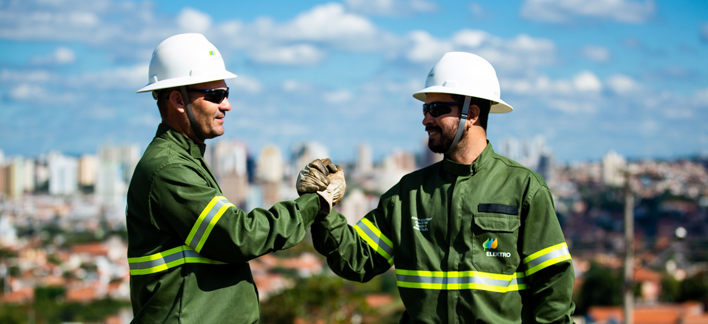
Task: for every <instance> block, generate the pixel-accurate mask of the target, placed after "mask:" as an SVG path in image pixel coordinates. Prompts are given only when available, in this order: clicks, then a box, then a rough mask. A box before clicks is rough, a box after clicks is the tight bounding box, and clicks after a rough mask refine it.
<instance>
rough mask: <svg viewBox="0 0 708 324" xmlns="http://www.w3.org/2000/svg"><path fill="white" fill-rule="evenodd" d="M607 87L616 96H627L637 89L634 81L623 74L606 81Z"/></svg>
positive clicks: (637, 86)
mask: <svg viewBox="0 0 708 324" xmlns="http://www.w3.org/2000/svg"><path fill="white" fill-rule="evenodd" d="M607 86H608V87H609V88H610V89H611V90H612V91H614V92H615V93H617V94H620V95H624V94H629V93H632V92H634V91H637V90H638V89H639V85H638V84H637V82H636V81H634V79H632V78H631V77H629V76H626V75H624V74H616V75H613V76H611V77H610V78H608V79H607Z"/></svg>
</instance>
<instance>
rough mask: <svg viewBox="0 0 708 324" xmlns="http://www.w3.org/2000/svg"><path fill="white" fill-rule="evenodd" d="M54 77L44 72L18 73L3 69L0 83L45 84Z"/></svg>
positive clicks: (0, 72) (0, 73)
mask: <svg viewBox="0 0 708 324" xmlns="http://www.w3.org/2000/svg"><path fill="white" fill-rule="evenodd" d="M55 78H56V77H55V76H54V75H52V74H51V73H49V71H45V70H34V71H18V70H7V69H3V70H2V71H0V81H2V82H7V83H11V84H12V83H18V82H47V81H50V80H52V79H55Z"/></svg>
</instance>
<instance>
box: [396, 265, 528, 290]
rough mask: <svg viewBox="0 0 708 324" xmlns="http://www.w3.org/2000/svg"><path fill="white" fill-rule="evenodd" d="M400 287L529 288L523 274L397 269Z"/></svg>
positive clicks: (443, 288)
mask: <svg viewBox="0 0 708 324" xmlns="http://www.w3.org/2000/svg"><path fill="white" fill-rule="evenodd" d="M396 279H397V282H398V286H399V287H403V288H416V289H431V290H464V289H475V290H485V291H492V292H499V293H506V292H509V291H517V290H524V289H526V288H527V285H526V278H525V276H524V273H523V272H516V273H514V274H510V275H506V274H497V273H488V272H479V271H448V272H445V271H425V270H405V269H396Z"/></svg>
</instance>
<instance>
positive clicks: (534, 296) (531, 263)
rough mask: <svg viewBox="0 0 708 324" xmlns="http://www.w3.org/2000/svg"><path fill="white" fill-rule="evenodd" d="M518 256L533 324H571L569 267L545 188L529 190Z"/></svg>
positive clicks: (540, 186) (538, 187) (562, 238)
mask: <svg viewBox="0 0 708 324" xmlns="http://www.w3.org/2000/svg"><path fill="white" fill-rule="evenodd" d="M522 219H523V220H524V222H525V226H524V233H523V246H522V247H521V253H522V257H523V263H524V268H525V273H526V276H527V278H528V280H529V288H530V293H531V301H532V303H533V316H534V319H535V321H534V322H535V323H573V319H572V315H573V311H574V309H575V305H574V303H573V302H572V300H571V298H572V294H573V282H574V280H575V275H574V273H573V264H572V260H571V257H570V252H569V250H568V246H567V245H566V243H565V238H564V237H563V232H562V231H561V227H560V224H559V223H558V218H557V217H556V213H555V207H554V205H553V197H552V196H551V192H550V190H549V189H548V187H546V186H545V185H539V186H537V187H535V188H534V189H532V190H530V192H529V195H528V196H527V199H526V201H525V202H524V205H523V209H522Z"/></svg>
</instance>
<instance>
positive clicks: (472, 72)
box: [312, 52, 575, 323]
mask: <svg viewBox="0 0 708 324" xmlns="http://www.w3.org/2000/svg"><path fill="white" fill-rule="evenodd" d="M413 96H414V97H415V98H416V99H419V100H421V101H424V102H425V104H424V105H423V114H424V119H423V125H424V126H425V128H426V131H427V132H428V134H429V139H428V146H429V148H430V149H431V150H432V151H434V152H437V153H444V154H445V158H444V160H443V161H441V162H439V163H436V164H433V165H431V166H428V167H426V168H423V169H421V170H418V171H415V172H413V173H410V174H408V175H406V176H404V177H403V178H402V179H401V180H400V181H399V183H398V184H396V185H395V186H393V188H391V189H390V190H389V191H388V192H386V193H385V194H384V195H383V196H382V197H381V199H380V201H379V204H378V207H377V208H376V209H374V210H372V211H371V212H369V213H368V214H367V215H366V216H364V218H362V219H361V220H360V221H359V223H358V224H356V225H355V226H349V225H348V224H347V222H346V219H345V218H344V216H343V215H341V214H339V213H337V212H332V213H330V214H328V215H327V216H326V217H325V218H323V219H322V220H321V221H316V222H315V224H313V226H312V236H313V241H314V244H315V248H316V249H317V250H318V251H319V252H320V253H321V254H323V255H324V256H326V257H327V263H328V264H329V266H330V268H331V269H332V270H333V271H334V272H335V273H336V274H338V275H339V276H341V277H343V278H346V279H349V280H355V281H360V282H366V281H368V280H370V279H371V278H373V277H374V276H376V275H378V274H381V273H383V272H385V271H387V270H388V269H389V268H390V267H391V266H395V269H396V278H397V281H398V288H399V291H400V295H401V299H402V300H403V303H404V305H405V307H406V312H405V313H404V315H403V317H402V318H401V321H400V322H401V323H572V321H573V320H572V318H571V315H572V313H573V310H574V307H575V306H574V304H573V302H572V301H571V295H572V290H573V281H574V274H573V266H572V262H571V257H570V253H569V251H568V247H567V245H566V243H565V239H564V237H563V233H562V231H561V228H560V225H559V223H558V220H557V218H556V214H555V209H554V206H553V198H552V197H551V192H550V191H549V189H548V186H547V185H546V182H545V181H544V180H543V178H541V176H539V175H538V174H536V173H535V172H533V171H531V170H529V169H527V168H525V167H523V166H522V165H520V164H518V163H516V162H514V161H512V160H510V159H508V158H506V157H503V156H501V155H498V154H496V153H495V152H494V150H493V149H492V145H491V144H489V142H488V141H487V138H486V126H487V117H488V113H489V112H492V113H505V112H510V111H512V107H511V106H509V105H508V104H507V103H505V102H504V101H502V100H501V98H500V94H499V83H498V80H497V77H496V72H495V71H494V68H493V67H492V66H491V64H489V62H487V61H486V60H484V59H483V58H481V57H479V56H476V55H474V54H470V53H462V52H451V53H447V54H445V55H444V56H443V58H442V59H441V60H440V61H439V62H438V63H437V64H436V65H435V66H434V67H433V69H432V70H431V71H430V73H429V74H428V77H427V80H426V88H425V89H423V90H421V91H419V92H417V93H415V94H414V95H413Z"/></svg>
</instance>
